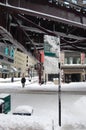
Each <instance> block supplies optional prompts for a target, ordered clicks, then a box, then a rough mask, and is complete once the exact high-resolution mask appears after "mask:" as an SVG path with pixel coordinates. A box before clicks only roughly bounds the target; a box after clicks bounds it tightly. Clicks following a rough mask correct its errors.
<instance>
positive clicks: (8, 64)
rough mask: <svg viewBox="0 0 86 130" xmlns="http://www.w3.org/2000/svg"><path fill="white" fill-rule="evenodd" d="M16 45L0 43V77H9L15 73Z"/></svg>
mask: <svg viewBox="0 0 86 130" xmlns="http://www.w3.org/2000/svg"><path fill="white" fill-rule="evenodd" d="M13 63H14V46H12V45H9V44H3V43H1V44H0V77H2V78H7V77H11V75H12V74H13V69H12V65H13Z"/></svg>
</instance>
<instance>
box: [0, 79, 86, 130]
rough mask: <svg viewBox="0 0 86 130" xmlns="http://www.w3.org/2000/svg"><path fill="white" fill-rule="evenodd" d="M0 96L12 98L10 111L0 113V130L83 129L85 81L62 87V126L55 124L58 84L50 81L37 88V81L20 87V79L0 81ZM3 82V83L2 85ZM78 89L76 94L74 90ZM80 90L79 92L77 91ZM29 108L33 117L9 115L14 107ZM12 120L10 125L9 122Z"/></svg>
mask: <svg viewBox="0 0 86 130" xmlns="http://www.w3.org/2000/svg"><path fill="white" fill-rule="evenodd" d="M0 80H1V82H0V93H9V94H10V95H11V111H10V112H9V113H8V114H5V115H4V114H0V130H6V129H8V130H21V129H22V130H27V129H28V130H85V129H86V111H85V110H86V94H85V90H86V88H85V86H86V83H85V82H81V83H70V84H62V93H61V123H62V124H61V127H59V124H58V115H59V113H58V85H55V84H53V83H52V82H51V83H50V82H49V83H47V84H46V85H45V84H44V85H41V86H40V85H39V84H38V83H37V79H35V78H34V79H33V80H32V81H31V82H29V81H28V79H27V81H26V86H25V88H22V86H21V82H20V80H16V82H13V83H12V82H10V79H9V80H8V79H6V80H7V81H6V82H5V81H3V82H2V79H0ZM4 82H5V83H4ZM77 90H79V91H77ZM80 90H82V91H81V92H80ZM21 105H30V106H32V107H33V109H34V112H33V114H32V116H18V115H12V112H13V111H14V110H15V108H16V107H17V106H21ZM10 119H11V121H10V123H8V122H9V120H10Z"/></svg>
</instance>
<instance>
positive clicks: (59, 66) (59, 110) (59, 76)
mask: <svg viewBox="0 0 86 130" xmlns="http://www.w3.org/2000/svg"><path fill="white" fill-rule="evenodd" d="M57 46H58V50H57V52H56V53H57V57H58V69H59V72H58V112H59V115H58V119H59V121H58V123H59V126H61V61H60V58H61V57H60V37H59V40H58V45H57Z"/></svg>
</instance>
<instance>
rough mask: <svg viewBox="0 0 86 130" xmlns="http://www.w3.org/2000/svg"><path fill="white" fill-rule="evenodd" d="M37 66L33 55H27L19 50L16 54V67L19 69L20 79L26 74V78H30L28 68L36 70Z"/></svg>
mask: <svg viewBox="0 0 86 130" xmlns="http://www.w3.org/2000/svg"><path fill="white" fill-rule="evenodd" d="M35 64H37V61H36V59H35V58H34V57H32V56H31V54H25V53H23V52H20V51H18V50H15V52H14V67H15V68H16V69H17V73H16V74H17V75H16V76H18V77H20V76H22V74H23V73H24V74H25V76H28V68H31V69H32V68H34V65H35Z"/></svg>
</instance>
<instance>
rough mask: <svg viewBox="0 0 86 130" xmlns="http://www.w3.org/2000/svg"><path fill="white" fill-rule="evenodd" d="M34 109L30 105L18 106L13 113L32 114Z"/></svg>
mask: <svg viewBox="0 0 86 130" xmlns="http://www.w3.org/2000/svg"><path fill="white" fill-rule="evenodd" d="M32 112H33V108H32V107H31V106H28V105H22V106H18V107H17V108H16V109H15V110H14V112H13V113H32Z"/></svg>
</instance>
